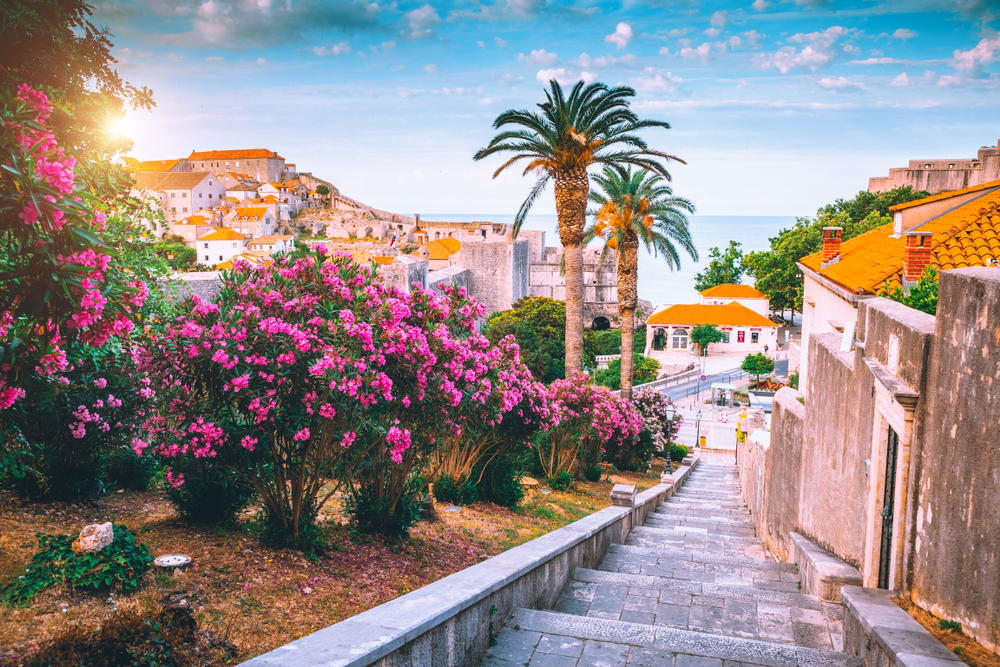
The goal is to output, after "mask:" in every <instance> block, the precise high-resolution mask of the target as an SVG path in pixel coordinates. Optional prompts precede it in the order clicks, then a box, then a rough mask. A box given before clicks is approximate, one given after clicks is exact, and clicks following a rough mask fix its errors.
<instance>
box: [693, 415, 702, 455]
mask: <svg viewBox="0 0 1000 667" xmlns="http://www.w3.org/2000/svg"><path fill="white" fill-rule="evenodd" d="M694 427H695V430H696V431H697V432H698V435H696V436H695V440H694V446H695V447H699V448H700V447H701V410H698V414H697V415H695V422H694Z"/></svg>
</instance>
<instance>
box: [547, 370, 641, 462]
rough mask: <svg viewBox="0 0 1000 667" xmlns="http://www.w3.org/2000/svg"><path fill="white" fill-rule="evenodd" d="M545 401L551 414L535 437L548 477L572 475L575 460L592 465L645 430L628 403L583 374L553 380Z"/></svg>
mask: <svg viewBox="0 0 1000 667" xmlns="http://www.w3.org/2000/svg"><path fill="white" fill-rule="evenodd" d="M548 399H549V405H550V414H549V417H548V420H547V422H546V423H545V425H544V428H543V431H542V433H541V434H540V436H539V437H538V438H537V439H536V445H537V452H538V457H539V462H540V463H541V467H542V469H543V470H544V472H545V474H546V476H548V477H553V476H555V475H556V474H557V473H560V472H571V469H572V467H573V463H574V462H575V461H579V465H580V467H581V468H583V469H584V470H586V469H588V468H591V467H593V466H595V465H596V464H597V463H598V462H600V460H601V456H602V455H603V454H604V453H605V452H606V451H608V450H612V451H613V450H614V449H616V448H617V447H620V446H622V445H623V444H627V443H629V442H630V441H631V440H632V439H634V438H635V437H636V436H637V435H639V432H640V431H641V430H642V429H643V427H644V422H643V419H642V416H641V415H640V414H639V412H638V411H637V410H636V409H635V407H634V406H633V405H632V403H631V402H630V401H628V400H627V399H623V398H621V396H620V395H619V394H618V393H616V392H613V391H611V390H610V389H608V388H607V387H602V386H600V385H595V384H592V383H591V381H590V378H588V377H587V376H586V375H584V374H583V373H574V374H573V375H572V376H571V377H569V378H566V379H564V380H556V381H555V382H553V383H552V384H551V385H550V386H549V388H548Z"/></svg>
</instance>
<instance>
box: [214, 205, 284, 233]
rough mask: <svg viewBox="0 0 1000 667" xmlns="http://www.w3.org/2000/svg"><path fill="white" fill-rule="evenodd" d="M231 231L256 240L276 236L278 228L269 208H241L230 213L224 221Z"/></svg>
mask: <svg viewBox="0 0 1000 667" xmlns="http://www.w3.org/2000/svg"><path fill="white" fill-rule="evenodd" d="M222 222H223V224H225V225H226V226H227V227H229V228H230V229H232V230H234V231H237V232H239V233H240V234H242V235H243V237H245V238H248V239H255V238H257V237H260V236H270V235H272V234H274V231H275V228H276V226H277V220H275V217H274V214H273V213H271V211H270V210H268V208H267V206H241V207H238V208H235V209H233V210H232V211H230V212H229V213H228V214H226V216H225V217H224V218H223V220H222Z"/></svg>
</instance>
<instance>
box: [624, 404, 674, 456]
mask: <svg viewBox="0 0 1000 667" xmlns="http://www.w3.org/2000/svg"><path fill="white" fill-rule="evenodd" d="M632 404H633V405H635V408H636V410H638V411H639V414H640V415H642V420H643V423H644V424H645V428H646V430H648V431H649V432H650V434H651V435H652V436H653V441H654V442H655V443H656V446H657V449H658V450H660V451H663V450H664V449H665V448H666V446H667V445H668V444H670V441H671V440H672V439H673V437H674V435H675V434H676V433H677V430H678V429H679V428H680V420H681V417H680V415H675V416H674V418H673V419H670V418H668V417H667V408H669V407H670V406H671V405H673V403H672V402H671V401H670V399H669V398H667V397H666V396H664V395H663V394H662V393H660V392H658V391H656V390H655V389H643V390H642V391H640V392H638V393H637V394H636V395H635V396H633V397H632Z"/></svg>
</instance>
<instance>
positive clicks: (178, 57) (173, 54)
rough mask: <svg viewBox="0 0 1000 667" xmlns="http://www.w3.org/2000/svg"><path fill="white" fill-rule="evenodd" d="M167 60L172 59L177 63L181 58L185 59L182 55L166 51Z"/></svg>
mask: <svg viewBox="0 0 1000 667" xmlns="http://www.w3.org/2000/svg"><path fill="white" fill-rule="evenodd" d="M167 60H173V61H174V62H175V63H179V62H181V61H182V60H186V58H185V57H184V56H179V55H177V54H176V53H168V54H167Z"/></svg>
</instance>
